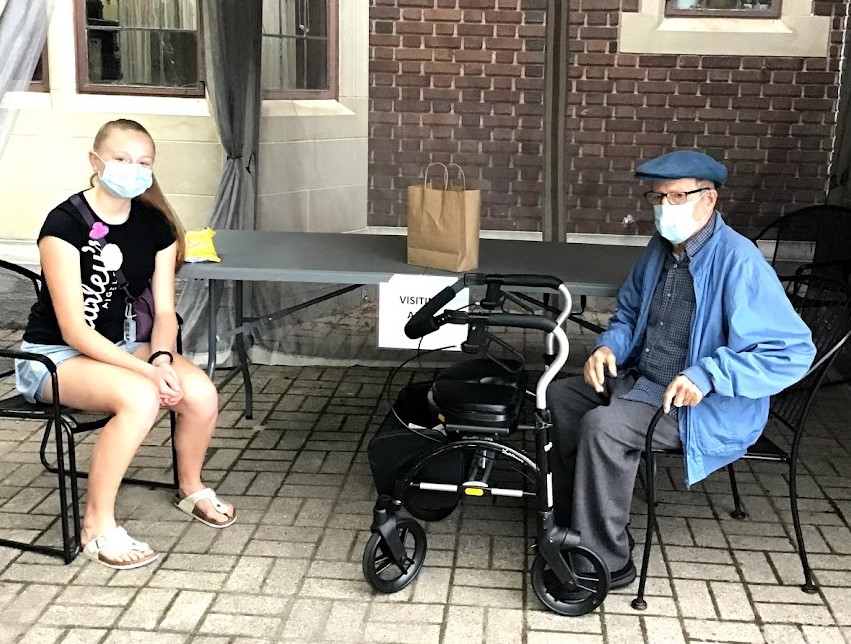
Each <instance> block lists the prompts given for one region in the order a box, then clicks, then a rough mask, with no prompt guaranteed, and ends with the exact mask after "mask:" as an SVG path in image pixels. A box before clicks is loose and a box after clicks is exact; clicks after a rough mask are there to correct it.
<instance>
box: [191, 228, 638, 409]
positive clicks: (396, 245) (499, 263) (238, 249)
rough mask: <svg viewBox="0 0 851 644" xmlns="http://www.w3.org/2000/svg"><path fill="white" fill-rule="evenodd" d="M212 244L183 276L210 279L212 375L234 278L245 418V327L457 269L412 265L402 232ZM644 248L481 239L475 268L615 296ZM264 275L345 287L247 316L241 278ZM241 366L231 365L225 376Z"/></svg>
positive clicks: (235, 236) (241, 234)
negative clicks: (399, 277)
mask: <svg viewBox="0 0 851 644" xmlns="http://www.w3.org/2000/svg"><path fill="white" fill-rule="evenodd" d="M215 244H216V252H217V253H218V255H219V257H220V258H221V260H222V261H221V262H220V263H196V264H186V265H184V267H183V268H182V269H181V271H180V277H182V278H192V279H205V280H207V281H208V288H209V308H208V336H207V338H208V342H207V347H208V350H209V360H208V363H207V373H208V374H209V375H210V376H211V377H212V376H213V373H214V372H215V369H216V342H217V335H218V332H217V329H216V317H217V315H216V314H217V311H218V308H219V304H220V302H221V297H222V290H223V286H224V282H225V281H226V280H232V281H233V282H234V285H235V299H236V306H235V309H236V310H235V315H236V328H235V329H234V330H232V331H231V332H230V333H229V335H235V336H236V340H237V342H236V348H237V353H238V356H239V359H240V362H241V364H240V367H239V372H241V373H242V377H243V383H244V385H245V401H246V416H247V417H248V418H250V417H251V413H250V412H251V406H252V405H251V401H252V397H253V395H252V387H251V378H250V375H249V372H248V366H247V365H248V360H247V355H246V351H245V343H244V335H245V334H246V333H248V332H250V331H251V330H253V329H254V328H257V327H259V326H261V325H262V324H264V323H267V322H269V321H272V320H275V319H279V318H282V317H284V316H286V315H289V314H291V313H294V312H295V311H298V310H301V309H303V308H307V307H308V306H312V305H314V304H318V303H319V302H322V301H325V300H327V299H330V298H332V297H335V296H337V295H341V294H343V293H345V292H348V291H351V290H353V289H356V288H358V287H359V286H361V285H364V284H379V283H381V282H386V281H387V280H389V279H390V278H391V277H392V276H393V275H395V274H407V275H452V274H451V273H444V272H441V271H436V270H432V269H425V268H422V267H419V266H410V265H409V264H407V263H406V261H405V256H406V249H405V237H404V236H399V235H363V234H349V233H290V232H263V231H249V230H221V231H217V232H216V237H215ZM642 250H643V249H642V248H641V247H636V246H607V245H601V244H560V243H555V242H533V241H519V240H507V239H482V240H481V241H480V247H479V267H478V268H477V269H476V271H477V272H480V273H502V274H510V273H526V274H530V273H532V274H543V275H553V276H555V277H558V278H560V279H562V280H563V281H564V282H565V283H566V284H567V286H568V288H569V289H570V291H571V293H575V294H578V295H597V296H613V295H616V294H617V291H618V288H619V287H620V285H621V283H622V282H623V281H624V279H625V278H626V275H627V273H628V271H629V268H630V267H631V266H632V264H633V263H634V262H635V260H636V259H637V258H638V256H639V254H640V253H641V251H642ZM260 281H269V282H313V283H316V282H319V283H325V284H345V285H346V286H345V287H344V288H341V289H338V290H336V291H334V292H332V293H329V294H327V295H324V296H322V297H318V298H314V299H312V300H309V301H307V302H302V303H299V304H296V305H294V306H291V307H288V308H286V309H283V310H282V311H277V312H275V313H271V314H267V315H262V316H259V317H246V316H245V315H244V312H243V298H242V288H243V283H244V282H260ZM236 373H237V372H236V371H234V372H232V373H231V374H230V375H229V377H228V378H227V380H230V377H232V376H233V375H235V374H236Z"/></svg>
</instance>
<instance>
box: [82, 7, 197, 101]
mask: <svg viewBox="0 0 851 644" xmlns="http://www.w3.org/2000/svg"><path fill="white" fill-rule="evenodd" d="M86 26H87V29H86V33H87V39H86V40H87V53H88V69H89V81H90V82H92V83H106V84H115V85H148V86H154V87H196V86H197V85H198V33H197V7H196V0H158V1H157V2H152V1H151V0H106V2H105V3H104V2H103V0H86Z"/></svg>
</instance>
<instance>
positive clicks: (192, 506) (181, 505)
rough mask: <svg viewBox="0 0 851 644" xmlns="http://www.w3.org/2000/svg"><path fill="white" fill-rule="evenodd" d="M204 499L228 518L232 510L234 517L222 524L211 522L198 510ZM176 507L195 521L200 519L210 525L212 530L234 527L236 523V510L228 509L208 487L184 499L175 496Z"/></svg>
mask: <svg viewBox="0 0 851 644" xmlns="http://www.w3.org/2000/svg"><path fill="white" fill-rule="evenodd" d="M204 499H208V500H209V501H210V502H211V503H212V504H213V509H214V510H215V511H216V512H218V513H219V514H223V515H225V516H228V513H227V511H228V509H232V511H233V516H231V517H228V519H226V520H225V521H223V522H222V523H216V522H214V521H210V519H208V518H207V515H205V514H204V513H203V512H202V511H201V510H199V509H198V507H197V506H198V501H203V500H204ZM174 506H175V507H176V508H177V509H178V510H180V511H181V512H185V513H186V514H188V515H189V516H190V517H192V518H193V519H198V521H200V522H201V523H203V524H204V525H208V526H210V527H211V528H227V527H228V526H229V525H232V524H233V522H234V521H236V508H228V506H227V505H225V504H224V503H222V502H221V500H220V499H219V497H218V496H216V493H215V492H214V491H213V490H212V489H211V488H208V487H205V488H204V489H203V490H198V491H197V492H193V493H192V494H190V495H188V496H185V497H183V498H182V499H181V498H180V497H177V496H175V497H174Z"/></svg>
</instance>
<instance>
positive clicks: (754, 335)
mask: <svg viewBox="0 0 851 644" xmlns="http://www.w3.org/2000/svg"><path fill="white" fill-rule="evenodd" d="M669 252H670V245H669V244H668V243H667V242H666V241H664V240H663V239H662V237H661V236H660V235H658V234H656V235H654V236H653V238H652V239H651V240H650V243H649V244H648V245H647V248H646V249H645V251H644V253H643V254H642V255H641V257H640V258H639V260H638V262H637V263H636V264H635V266H633V268H632V270H631V271H630V274H629V276H628V277H627V280H626V282H625V283H624V285H623V286H622V287H621V290H620V292H619V294H618V300H617V309H616V311H615V314H614V316H613V317H612V319H611V321H610V323H609V330H608V331H606V332H605V333H603V334H602V335H601V336H600V338H599V339H598V341H597V346H601V345H605V346H606V347H608V348H609V349H611V350H612V352H613V353H614V354H615V357H616V359H617V363H618V368H619V370H620V369H624V368H629V367H633V366H635V365H637V364H638V356H639V353H640V351H641V348H642V346H643V344H644V334H645V331H646V329H647V316H648V313H649V310H650V302H651V300H652V299H653V292H654V290H655V289H656V285H657V284H658V282H659V276H660V275H661V272H662V267H663V264H664V261H665V256H666V254H667V253H669ZM689 270H690V272H691V274H692V276H693V278H694V291H695V299H696V308H695V313H694V323H693V325H692V329H691V336H690V344H689V351H688V357H687V359H686V368H685V369H684V370H683V374H684V375H686V376H687V377H688V378H689V380H691V381H692V382H693V383H694V384H695V385H697V386H698V387H699V388H700V390H701V391H702V392H704V394H705V396H706V397H705V398H704V399H703V400H702V401H701V402H700V403H699V404H697V405H696V406H694V407H685V408H681V409H680V413H679V430H680V439H681V440H682V443H683V452H684V454H685V469H686V484H687V485H689V486H691V485H692V484H694V483H697V482H699V481H701V480H702V479H704V478H706V477H707V476H708V475H709V474H710V473H712V472H713V471H715V470H717V469H719V468H721V467H724V466H726V465H728V464H729V463H732V462H733V461H735V460H736V459H738V458H739V457H740V456H742V455H743V454H744V453H745V451H746V450H747V448H748V446H750V445H752V444H753V443H755V442H756V440H757V438H759V436H760V434H761V433H762V430H763V428H764V426H765V423H766V422H767V420H768V403H769V396H772V395H774V394H776V393H778V392H780V391H781V390H783V389H785V388H786V387H788V386H790V385H792V384H794V383H795V382H797V381H798V380H800V379H801V377H802V376H803V375H804V374H805V373H806V372H807V370H808V369H809V367H810V365H811V364H812V362H813V358H814V357H815V352H816V351H815V346H813V342H812V336H811V333H810V330H809V328H808V327H807V325H806V324H804V322H803V321H802V320H801V318H800V317H799V316H798V314H797V313H796V312H795V310H794V309H793V308H792V305H791V303H790V302H789V299H788V297H787V296H786V294H785V292H784V290H783V287H782V285H781V284H780V281H779V280H778V279H777V275H776V274H775V272H774V269H773V268H772V267H771V266H770V265H769V264H768V262H766V261H765V259H764V258H763V257H762V255H761V254H760V253H759V251H758V250H757V248H756V246H755V245H754V244H753V242H751V241H749V240H748V239H747V238H745V237H743V236H742V235H740V234H739V233H737V232H735V231H734V230H733V229H732V228H730V227H729V226H727V225H726V224H725V223H724V222H723V220H722V219H721V217H720V215H718V216H717V217H716V224H715V232H714V233H713V234H712V237H711V238H710V240H709V241H708V242H707V243H706V245H705V246H704V247H703V248H702V249H701V250H700V252H698V253H697V255H696V256H695V257H693V258H691V260H690V262H689Z"/></svg>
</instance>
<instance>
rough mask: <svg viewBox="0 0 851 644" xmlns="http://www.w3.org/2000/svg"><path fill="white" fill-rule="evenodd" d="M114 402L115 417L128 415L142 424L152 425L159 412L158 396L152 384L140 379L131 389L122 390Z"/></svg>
mask: <svg viewBox="0 0 851 644" xmlns="http://www.w3.org/2000/svg"><path fill="white" fill-rule="evenodd" d="M118 393H119V396H118V399H117V401H116V409H115V410H114V412H115V414H116V415H122V414H124V415H128V416H131V417H133V418H135V419H137V420H138V421H139V422H140V423H142V424H148V425H153V424H154V422H155V421H156V419H157V416H158V415H159V412H160V396H159V391H157V388H156V386H155V385H154V383H152V382H151V381H149V380H147V379H140V380H139V381H138V382H135V383H133V387H126V388H122V389H121V390H120V391H119V392H118Z"/></svg>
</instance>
